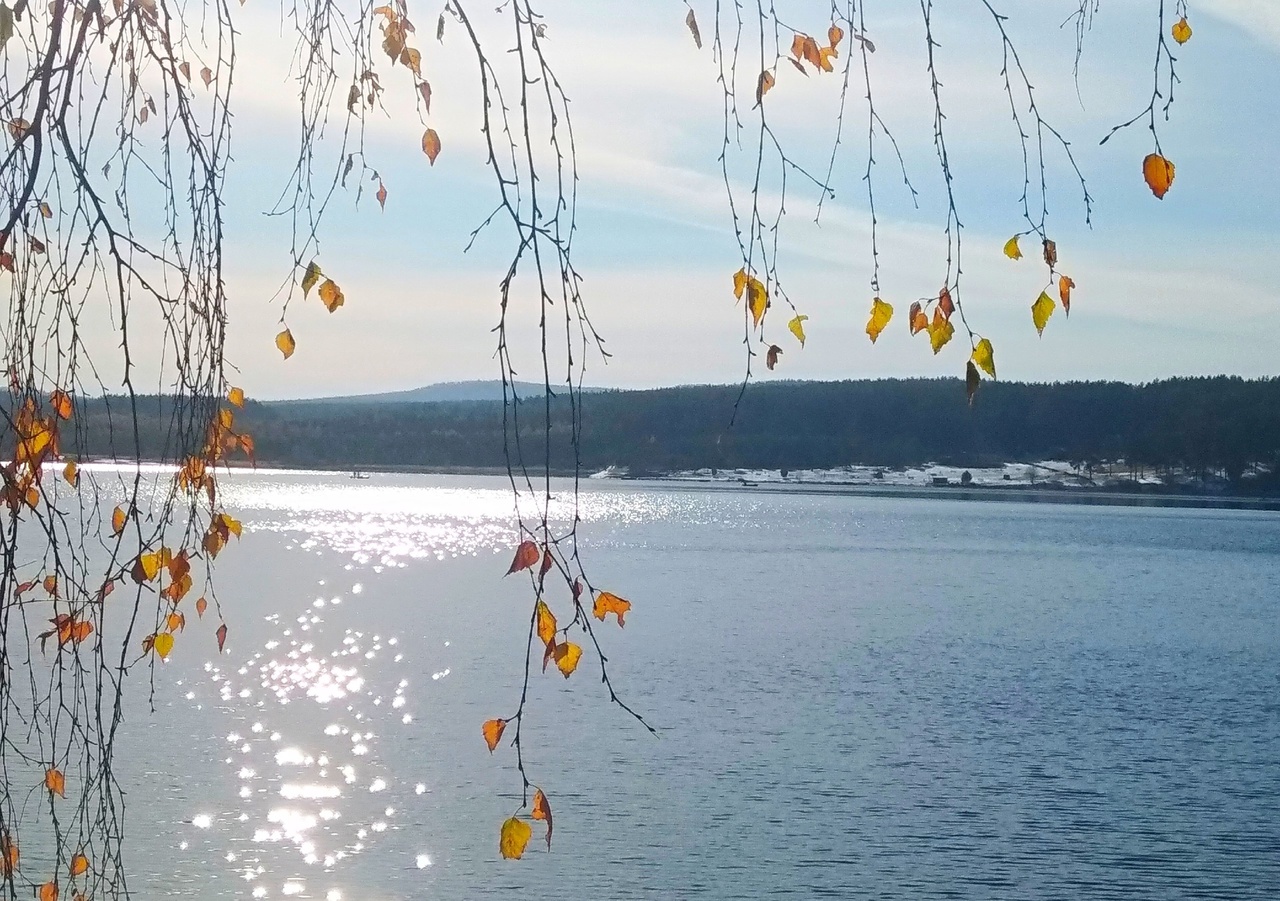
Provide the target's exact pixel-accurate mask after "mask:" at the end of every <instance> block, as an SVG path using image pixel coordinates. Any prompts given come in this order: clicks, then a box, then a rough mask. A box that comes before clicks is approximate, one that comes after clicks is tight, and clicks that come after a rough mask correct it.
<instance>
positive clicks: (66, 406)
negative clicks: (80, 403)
mask: <svg viewBox="0 0 1280 901" xmlns="http://www.w3.org/2000/svg"><path fill="white" fill-rule="evenodd" d="M49 403H50V404H51V405H52V406H53V409H54V411H55V412H56V413H57V414H58V417H59V418H60V419H70V418H71V396H70V395H68V394H67V392H65V391H63V390H62V389H58V390H57V391H55V392H53V394H51V395H49Z"/></svg>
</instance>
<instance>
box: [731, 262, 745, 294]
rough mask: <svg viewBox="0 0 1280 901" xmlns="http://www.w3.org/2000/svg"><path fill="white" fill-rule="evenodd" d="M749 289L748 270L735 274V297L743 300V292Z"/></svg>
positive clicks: (740, 270) (741, 270)
mask: <svg viewBox="0 0 1280 901" xmlns="http://www.w3.org/2000/svg"><path fill="white" fill-rule="evenodd" d="M746 288H747V270H745V269H739V270H738V271H737V272H735V273H734V274H733V296H734V297H736V298H737V299H738V300H742V292H743V291H745V290H746Z"/></svg>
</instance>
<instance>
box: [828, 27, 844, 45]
mask: <svg viewBox="0 0 1280 901" xmlns="http://www.w3.org/2000/svg"><path fill="white" fill-rule="evenodd" d="M843 40H844V29H843V28H841V27H840V26H839V25H832V26H831V27H830V28H828V29H827V41H828V43H830V44H831V46H832V48H835V47H839V46H840V42H841V41H843Z"/></svg>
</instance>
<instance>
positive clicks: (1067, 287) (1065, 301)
mask: <svg viewBox="0 0 1280 901" xmlns="http://www.w3.org/2000/svg"><path fill="white" fill-rule="evenodd" d="M1075 286H1076V283H1075V282H1074V281H1073V280H1072V279H1071V277H1070V276H1069V275H1063V276H1060V277H1059V278H1058V296H1059V297H1061V298H1062V309H1063V312H1065V313H1066V314H1067V315H1068V316H1070V315H1071V289H1072V288H1074V287H1075Z"/></svg>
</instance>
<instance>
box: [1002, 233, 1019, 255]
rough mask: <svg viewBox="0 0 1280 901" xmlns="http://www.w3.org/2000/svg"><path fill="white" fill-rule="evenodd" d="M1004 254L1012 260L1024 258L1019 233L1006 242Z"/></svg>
mask: <svg viewBox="0 0 1280 901" xmlns="http://www.w3.org/2000/svg"><path fill="white" fill-rule="evenodd" d="M1004 255H1005V256H1007V257H1008V258H1009V259H1011V260H1020V259H1022V248H1021V247H1019V246H1018V236H1017V235H1014V236H1013V237H1012V238H1010V239H1009V240H1008V241H1005V242H1004Z"/></svg>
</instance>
